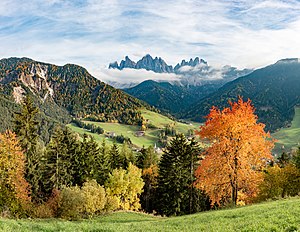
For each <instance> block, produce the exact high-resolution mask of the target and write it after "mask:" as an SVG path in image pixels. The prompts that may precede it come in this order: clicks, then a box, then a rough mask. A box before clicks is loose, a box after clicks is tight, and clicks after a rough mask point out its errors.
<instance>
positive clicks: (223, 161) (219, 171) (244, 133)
mask: <svg viewBox="0 0 300 232" xmlns="http://www.w3.org/2000/svg"><path fill="white" fill-rule="evenodd" d="M229 104H230V107H228V108H224V109H223V110H220V109H218V108H217V107H212V108H211V110H210V113H209V115H208V116H207V117H206V118H207V120H206V123H205V125H203V126H201V127H200V130H199V131H197V132H196V134H197V135H199V136H200V138H202V139H207V140H208V141H209V142H210V147H209V148H208V149H207V150H206V151H205V153H204V154H203V155H204V157H205V158H204V159H203V160H202V162H201V165H200V166H199V167H198V169H197V171H196V176H197V180H196V182H195V185H196V186H197V187H198V188H200V189H203V190H205V192H206V193H207V194H208V195H209V197H210V199H211V203H212V204H214V203H217V204H224V203H228V202H229V201H230V200H231V202H232V203H233V204H237V203H238V202H240V203H247V202H249V201H250V199H251V198H252V197H254V196H255V195H256V194H257V191H258V184H259V183H260V182H261V181H262V179H263V178H262V172H261V170H262V168H263V167H264V166H265V165H266V164H267V161H268V160H270V159H272V155H271V150H272V148H273V146H274V140H273V139H272V138H271V136H270V134H269V133H266V132H265V131H264V127H265V125H264V124H262V123H258V122H257V116H256V115H255V114H254V110H255V109H254V107H253V106H252V104H251V101H250V100H249V99H248V101H243V99H242V98H241V97H240V98H239V99H238V101H237V102H229Z"/></svg>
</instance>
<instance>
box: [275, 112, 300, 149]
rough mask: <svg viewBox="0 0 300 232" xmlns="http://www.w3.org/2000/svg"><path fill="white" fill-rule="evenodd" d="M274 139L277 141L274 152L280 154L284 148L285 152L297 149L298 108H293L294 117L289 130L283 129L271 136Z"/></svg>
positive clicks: (299, 129)
mask: <svg viewBox="0 0 300 232" xmlns="http://www.w3.org/2000/svg"><path fill="white" fill-rule="evenodd" d="M272 136H273V137H274V138H276V139H277V140H278V142H277V143H276V147H275V149H274V151H275V152H277V153H281V152H282V151H283V149H282V146H284V150H285V151H289V150H290V149H293V148H297V147H298V146H299V145H300V108H299V107H296V108H295V116H294V119H293V121H292V125H291V127H289V128H283V129H281V130H279V131H277V132H275V133H273V134H272Z"/></svg>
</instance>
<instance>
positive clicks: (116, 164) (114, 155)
mask: <svg viewBox="0 0 300 232" xmlns="http://www.w3.org/2000/svg"><path fill="white" fill-rule="evenodd" d="M109 164H110V169H111V171H112V170H114V169H116V168H121V167H122V166H123V160H122V159H121V156H120V153H119V149H118V145H117V144H116V142H114V143H113V145H112V146H111V148H110V151H109Z"/></svg>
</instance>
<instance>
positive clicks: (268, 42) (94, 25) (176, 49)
mask: <svg viewBox="0 0 300 232" xmlns="http://www.w3.org/2000/svg"><path fill="white" fill-rule="evenodd" d="M0 42H1V49H0V57H1V58H6V57H12V56H17V57H24V56H26V57H30V58H33V59H35V60H39V61H44V62H50V63H54V64H58V65H63V64H65V63H76V64H79V65H82V66H84V67H86V68H87V69H88V70H89V71H90V72H92V73H93V74H94V75H96V76H97V75H98V76H99V75H100V76H101V75H102V74H103V69H105V67H107V65H108V64H109V63H110V62H112V61H115V60H117V61H120V60H121V59H122V58H123V57H124V56H125V55H128V56H129V57H131V58H132V59H133V60H138V59H139V58H141V57H142V56H144V55H145V54H148V53H149V54H151V55H152V56H160V57H162V58H163V59H164V60H165V61H166V62H167V63H169V64H172V65H175V64H176V63H177V62H179V61H181V60H182V59H189V58H194V57H196V56H199V57H200V58H203V59H205V60H206V61H208V63H209V64H212V65H226V64H230V65H232V66H237V67H239V68H244V67H248V68H256V67H262V66H265V65H267V64H270V63H274V62H276V60H278V59H281V58H286V57H300V1H297V0H269V1H259V0H181V1H179V0H86V1H81V0H74V1H72V0H30V1H24V0H1V1H0ZM106 74H107V73H106ZM104 76H105V75H104ZM100 78H101V77H100Z"/></svg>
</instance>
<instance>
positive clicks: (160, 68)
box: [108, 54, 207, 73]
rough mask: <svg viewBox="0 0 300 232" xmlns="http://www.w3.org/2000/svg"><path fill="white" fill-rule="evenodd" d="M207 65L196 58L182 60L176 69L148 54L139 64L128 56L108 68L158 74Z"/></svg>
mask: <svg viewBox="0 0 300 232" xmlns="http://www.w3.org/2000/svg"><path fill="white" fill-rule="evenodd" d="M200 64H203V65H207V62H206V61H204V60H202V59H200V58H199V57H196V58H195V59H194V60H193V59H190V61H188V62H187V61H185V60H182V61H181V63H180V64H179V63H178V64H177V65H176V66H175V67H174V68H173V66H172V65H168V64H167V63H166V62H165V61H164V60H163V59H162V58H161V57H159V58H158V57H155V58H152V56H151V55H149V54H147V55H146V56H144V57H143V58H142V59H140V60H139V61H138V62H136V63H135V62H134V61H132V60H131V59H130V58H129V57H128V56H125V60H122V61H121V62H120V65H118V62H117V61H115V62H114V63H111V64H109V67H108V68H114V69H115V68H116V69H119V70H122V69H124V68H132V69H146V70H148V71H150V70H151V71H153V72H156V73H177V72H180V71H179V69H180V68H181V67H183V66H190V67H195V66H197V65H200Z"/></svg>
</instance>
